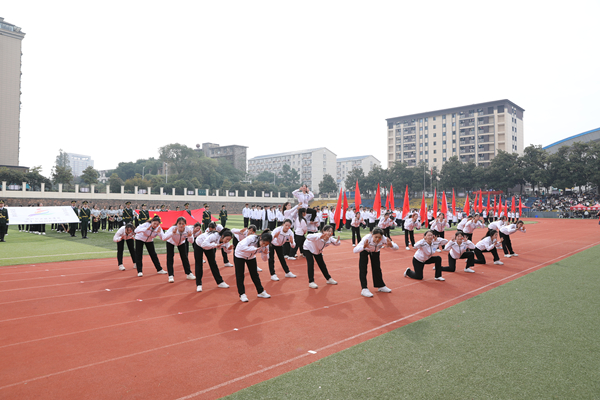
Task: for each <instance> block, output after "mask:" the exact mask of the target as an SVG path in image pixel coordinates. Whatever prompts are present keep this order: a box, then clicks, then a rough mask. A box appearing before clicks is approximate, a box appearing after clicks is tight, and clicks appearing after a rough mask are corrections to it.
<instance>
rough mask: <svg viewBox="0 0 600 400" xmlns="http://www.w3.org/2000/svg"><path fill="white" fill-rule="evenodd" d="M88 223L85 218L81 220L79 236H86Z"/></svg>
mask: <svg viewBox="0 0 600 400" xmlns="http://www.w3.org/2000/svg"><path fill="white" fill-rule="evenodd" d="M88 224H89V221H88V220H85V219H82V220H81V237H82V238H86V237H87V232H88Z"/></svg>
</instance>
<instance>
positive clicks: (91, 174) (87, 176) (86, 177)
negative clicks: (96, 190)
mask: <svg viewBox="0 0 600 400" xmlns="http://www.w3.org/2000/svg"><path fill="white" fill-rule="evenodd" d="M99 176H100V174H99V173H98V171H96V170H95V169H94V167H92V166H91V165H90V166H89V167H87V168H86V169H84V170H83V172H82V173H81V180H82V181H83V182H85V183H87V184H88V185H89V186H91V185H93V184H96V183H98V177H99Z"/></svg>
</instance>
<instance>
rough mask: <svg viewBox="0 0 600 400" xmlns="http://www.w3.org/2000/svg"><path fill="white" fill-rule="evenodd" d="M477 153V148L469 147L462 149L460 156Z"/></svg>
mask: <svg viewBox="0 0 600 400" xmlns="http://www.w3.org/2000/svg"><path fill="white" fill-rule="evenodd" d="M473 153H475V146H469V147H461V148H460V151H459V154H473Z"/></svg>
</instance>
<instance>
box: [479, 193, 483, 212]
mask: <svg viewBox="0 0 600 400" xmlns="http://www.w3.org/2000/svg"><path fill="white" fill-rule="evenodd" d="M482 212H483V193H481V189H479V214H481V213H482Z"/></svg>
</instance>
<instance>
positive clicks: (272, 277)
mask: <svg viewBox="0 0 600 400" xmlns="http://www.w3.org/2000/svg"><path fill="white" fill-rule="evenodd" d="M271 280H272V281H278V280H279V277H278V276H277V275H271Z"/></svg>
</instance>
